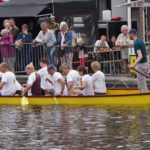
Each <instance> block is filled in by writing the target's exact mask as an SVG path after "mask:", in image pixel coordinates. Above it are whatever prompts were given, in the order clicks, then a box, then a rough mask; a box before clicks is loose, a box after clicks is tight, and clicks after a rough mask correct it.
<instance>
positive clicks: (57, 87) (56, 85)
mask: <svg viewBox="0 0 150 150" xmlns="http://www.w3.org/2000/svg"><path fill="white" fill-rule="evenodd" d="M59 79H63V80H64V78H63V76H62V75H61V73H59V72H55V73H54V74H53V76H52V81H53V86H54V90H55V95H60V94H61V84H60V83H59V82H58V80H59ZM63 95H68V91H67V87H66V85H65V89H64V93H63Z"/></svg>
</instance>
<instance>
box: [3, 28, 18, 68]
mask: <svg viewBox="0 0 150 150" xmlns="http://www.w3.org/2000/svg"><path fill="white" fill-rule="evenodd" d="M1 35H2V37H0V45H1V56H2V59H3V61H4V62H6V63H8V65H9V68H10V70H11V71H14V63H15V52H14V48H13V46H12V45H11V44H13V43H14V41H13V36H12V35H11V34H10V33H9V31H8V30H7V29H3V30H2V31H1Z"/></svg>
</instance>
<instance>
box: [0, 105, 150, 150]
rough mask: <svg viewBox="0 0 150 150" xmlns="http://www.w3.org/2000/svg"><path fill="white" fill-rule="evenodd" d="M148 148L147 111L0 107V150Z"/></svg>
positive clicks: (149, 125) (149, 127)
mask: <svg viewBox="0 0 150 150" xmlns="http://www.w3.org/2000/svg"><path fill="white" fill-rule="evenodd" d="M1 149H2V150H3V149H4V150H7V149H8V150H9V149H10V150H11V149H13V150H14V149H15V150H144V149H150V110H148V109H145V110H144V109H141V110H140V109H133V108H122V109H119V108H100V107H92V106H91V107H69V106H48V107H46V106H44V107H30V108H26V109H22V108H21V107H8V106H7V107H6V106H3V107H0V150H1Z"/></svg>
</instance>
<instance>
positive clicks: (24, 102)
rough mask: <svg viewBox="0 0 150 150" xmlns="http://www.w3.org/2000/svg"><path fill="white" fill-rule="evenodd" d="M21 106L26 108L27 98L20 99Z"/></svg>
mask: <svg viewBox="0 0 150 150" xmlns="http://www.w3.org/2000/svg"><path fill="white" fill-rule="evenodd" d="M21 105H22V106H27V105H29V100H28V98H27V97H25V96H23V97H22V99H21Z"/></svg>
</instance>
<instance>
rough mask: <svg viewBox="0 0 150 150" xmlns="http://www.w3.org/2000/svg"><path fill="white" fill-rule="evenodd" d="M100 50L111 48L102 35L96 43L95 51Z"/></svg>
mask: <svg viewBox="0 0 150 150" xmlns="http://www.w3.org/2000/svg"><path fill="white" fill-rule="evenodd" d="M100 48H109V45H108V43H107V41H106V36H105V35H102V36H101V37H100V40H97V41H96V43H95V47H94V51H98V50H100Z"/></svg>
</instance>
